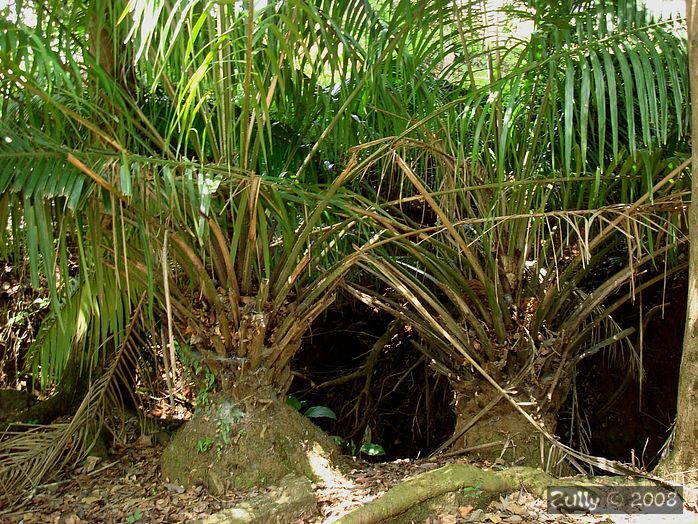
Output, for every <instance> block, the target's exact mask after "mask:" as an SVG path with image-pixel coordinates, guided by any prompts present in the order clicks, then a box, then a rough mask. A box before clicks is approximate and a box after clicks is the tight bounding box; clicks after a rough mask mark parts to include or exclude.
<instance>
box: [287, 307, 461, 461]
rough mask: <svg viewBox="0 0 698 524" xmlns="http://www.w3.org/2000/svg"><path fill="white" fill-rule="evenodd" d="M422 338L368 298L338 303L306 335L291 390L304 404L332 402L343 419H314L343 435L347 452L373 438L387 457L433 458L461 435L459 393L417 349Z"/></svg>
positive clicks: (332, 433) (327, 404) (327, 428)
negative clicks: (456, 406)
mask: <svg viewBox="0 0 698 524" xmlns="http://www.w3.org/2000/svg"><path fill="white" fill-rule="evenodd" d="M388 330H392V331H390V334H389V335H387V336H386V332H388ZM415 337H416V335H415V334H413V333H412V332H411V330H410V329H409V328H406V327H404V326H402V324H401V323H394V321H393V319H392V318H391V317H389V316H387V315H384V314H381V313H377V312H376V311H374V310H372V309H371V308H369V307H366V306H364V305H363V304H357V303H345V304H343V305H341V306H339V307H336V308H334V309H333V310H331V311H329V312H328V313H327V314H325V315H324V316H322V317H321V318H319V319H317V320H316V321H315V323H314V324H313V326H312V328H311V329H310V331H309V334H308V335H307V337H306V338H305V340H304V343H303V346H302V349H301V351H300V352H299V354H298V355H297V357H296V359H295V361H294V364H293V369H294V373H295V377H294V381H293V384H292V385H291V390H290V392H289V394H291V395H293V396H295V397H296V398H298V399H299V400H301V401H303V403H304V407H303V409H307V408H308V407H312V406H326V407H329V408H331V409H332V410H333V411H334V412H335V413H336V414H337V420H336V421H333V420H331V419H322V418H321V419H315V420H314V421H315V422H316V423H317V424H318V425H319V426H320V427H321V428H323V429H324V430H325V431H327V432H328V433H329V434H330V435H336V436H339V437H341V438H342V439H343V440H344V441H345V445H346V451H347V452H356V451H357V450H358V448H360V446H361V444H362V443H372V444H379V445H380V446H381V447H382V448H383V449H384V450H385V452H386V454H385V455H384V456H383V457H380V459H381V460H393V459H397V458H416V457H424V456H428V455H429V454H430V453H431V452H432V451H434V450H435V449H436V448H438V447H439V445H441V444H442V443H443V442H444V441H445V440H446V439H448V438H449V437H450V436H451V434H452V433H453V429H454V424H455V415H454V412H453V409H452V405H451V404H452V401H453V392H452V390H451V387H450V385H449V384H448V381H447V380H446V378H445V377H443V376H441V375H439V374H437V373H435V372H434V371H433V370H432V369H431V368H430V366H429V365H428V361H427V359H426V358H425V357H424V356H423V355H422V353H421V352H419V351H418V350H417V349H416V348H415V346H414V344H413V341H414V340H416V339H415ZM383 342H386V343H385V344H383ZM372 355H373V357H374V358H373V359H372V358H371V356H372ZM372 360H373V363H372ZM367 369H370V375H369V374H368V373H367Z"/></svg>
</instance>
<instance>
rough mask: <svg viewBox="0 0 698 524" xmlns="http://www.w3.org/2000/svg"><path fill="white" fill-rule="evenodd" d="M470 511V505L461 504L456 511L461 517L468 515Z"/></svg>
mask: <svg viewBox="0 0 698 524" xmlns="http://www.w3.org/2000/svg"><path fill="white" fill-rule="evenodd" d="M471 511H473V507H472V506H461V507H460V508H458V513H460V516H461V517H467V516H468V515H470V512H471Z"/></svg>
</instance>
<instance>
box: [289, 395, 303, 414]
mask: <svg viewBox="0 0 698 524" xmlns="http://www.w3.org/2000/svg"><path fill="white" fill-rule="evenodd" d="M286 404H288V405H289V406H291V407H292V408H293V409H295V410H296V411H300V410H301V407H302V406H303V404H302V403H301V401H300V400H298V399H297V398H296V397H292V396H291V395H287V396H286Z"/></svg>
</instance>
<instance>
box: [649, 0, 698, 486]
mask: <svg viewBox="0 0 698 524" xmlns="http://www.w3.org/2000/svg"><path fill="white" fill-rule="evenodd" d="M686 23H687V29H688V59H689V71H690V79H691V115H692V117H691V132H692V134H693V169H692V181H691V204H690V208H689V212H688V227H689V231H690V234H691V243H690V251H689V257H690V258H689V274H688V304H687V307H686V330H685V331H684V342H683V356H682V358H681V371H680V374H679V394H678V402H677V406H676V428H675V431H676V433H675V441H674V447H673V450H672V451H671V454H670V455H669V456H668V457H667V459H666V460H665V461H663V462H662V463H661V464H660V466H659V468H658V469H659V470H660V471H661V472H662V473H664V474H668V473H678V472H689V471H690V472H692V473H690V474H691V475H692V476H693V477H696V476H698V473H696V469H695V468H696V464H698V447H696V440H698V176H696V174H697V173H698V140H697V138H698V135H696V131H695V130H696V129H698V0H686ZM680 480H681V481H683V482H686V481H687V480H689V479H687V478H686V477H682V478H681V479H680Z"/></svg>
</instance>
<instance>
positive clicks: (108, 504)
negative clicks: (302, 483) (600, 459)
mask: <svg viewBox="0 0 698 524" xmlns="http://www.w3.org/2000/svg"><path fill="white" fill-rule="evenodd" d="M162 450H163V447H162V445H160V444H159V443H157V442H153V441H151V439H150V438H149V437H139V438H137V439H136V440H135V441H134V442H133V443H131V444H129V445H121V446H116V447H114V448H112V449H111V450H110V452H109V456H108V458H107V459H98V458H96V457H88V459H87V460H86V461H84V462H82V463H80V464H78V465H76V467H75V468H74V469H73V471H69V472H65V475H64V480H58V481H55V482H52V483H47V484H44V485H41V486H39V487H37V488H36V489H34V490H33V491H32V492H31V493H30V494H29V495H28V496H27V497H26V499H25V501H24V502H23V503H22V504H21V505H20V506H18V507H14V508H11V509H4V510H3V508H2V507H1V506H0V523H3V524H4V523H8V524H9V523H12V524H20V523H22V524H30V523H56V524H58V523H61V524H78V523H117V522H118V523H124V522H126V523H139V522H143V523H146V522H148V523H150V522H152V523H160V522H162V523H169V522H188V521H192V520H198V519H203V518H205V517H207V516H209V515H212V514H215V513H217V512H219V511H222V510H224V509H226V508H231V507H234V506H235V505H237V504H239V503H241V502H243V501H247V500H250V499H253V498H254V497H257V496H259V495H260V494H262V493H264V491H265V489H264V488H261V489H253V490H249V491H245V492H229V493H226V495H225V496H222V497H214V496H213V495H211V494H209V493H208V492H207V491H206V490H205V489H204V488H203V487H202V486H198V487H194V488H192V489H188V490H185V489H183V488H181V487H180V486H177V485H174V484H170V483H168V482H166V479H163V478H162V477H161V475H160V471H159V458H160V455H161V453H162ZM446 462H447V461H446V460H441V461H435V460H428V461H427V460H398V461H394V462H389V463H374V464H370V463H368V462H365V461H362V460H356V461H355V463H354V465H355V467H354V468H353V469H352V470H351V471H350V472H349V473H348V474H347V475H346V476H345V478H344V479H343V481H342V482H340V483H336V484H335V485H334V486H326V485H322V484H317V485H313V487H314V490H315V494H316V498H317V500H318V510H319V511H318V513H317V515H316V516H314V517H311V518H308V519H305V520H299V521H297V523H298V524H301V523H304V524H320V523H326V522H332V521H334V520H336V519H337V518H339V517H340V516H342V515H345V514H346V513H347V512H348V511H350V510H351V509H354V508H356V507H359V506H361V505H363V504H366V503H367V502H368V501H370V500H372V499H374V498H376V497H378V496H380V495H381V494H382V493H384V492H385V491H387V490H388V489H389V488H390V487H392V486H394V485H395V484H397V483H398V482H399V481H401V480H403V479H405V478H407V477H411V476H414V475H417V474H419V473H423V472H425V471H428V470H431V469H434V468H437V467H439V466H441V465H444V464H445V463H446ZM417 522H423V523H429V524H432V523H433V524H436V523H440V524H455V523H464V522H486V523H502V522H503V523H516V522H518V523H534V522H563V523H602V522H603V523H611V522H628V523H641V522H647V523H649V522H652V523H660V522H671V523H673V524H680V523H698V512H697V511H696V508H695V507H692V508H689V507H684V512H683V514H682V515H589V514H585V515H575V516H571V515H554V514H549V513H547V512H546V504H545V502H544V501H543V500H541V499H538V498H536V497H534V496H532V495H530V494H528V493H526V492H523V491H521V492H516V493H512V494H503V495H500V496H499V497H497V498H496V499H495V500H493V501H491V502H489V503H486V504H484V505H483V507H477V506H476V505H470V504H466V505H462V506H457V507H455V508H453V507H451V508H450V509H449V510H445V511H443V512H442V511H435V512H434V513H433V514H432V515H431V516H429V517H427V518H426V519H423V520H419V521H417Z"/></svg>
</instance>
